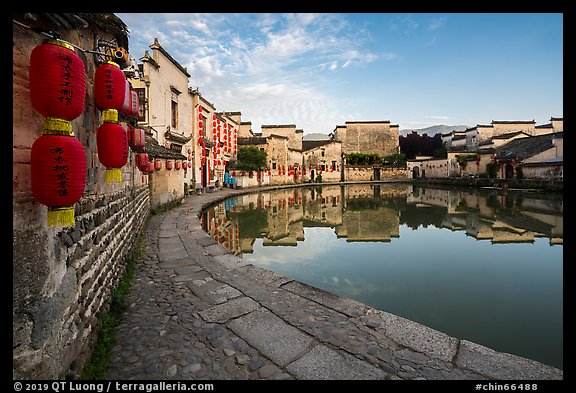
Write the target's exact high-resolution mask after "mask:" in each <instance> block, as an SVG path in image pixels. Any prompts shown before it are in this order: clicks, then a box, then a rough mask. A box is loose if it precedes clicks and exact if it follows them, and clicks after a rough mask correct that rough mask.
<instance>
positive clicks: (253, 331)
mask: <svg viewBox="0 0 576 393" xmlns="http://www.w3.org/2000/svg"><path fill="white" fill-rule="evenodd" d="M228 327H229V328H230V329H231V330H232V331H234V333H236V334H237V335H238V336H240V337H241V338H243V339H244V340H245V341H246V342H248V343H249V344H250V345H252V346H253V347H255V348H256V349H258V350H259V351H260V352H262V353H263V354H264V355H265V356H266V357H268V358H269V359H271V360H272V361H273V362H274V363H276V364H278V365H280V366H285V365H286V364H288V363H290V362H291V361H293V360H294V359H296V358H297V357H298V356H299V355H300V354H302V353H303V352H304V351H305V350H306V349H307V348H308V347H309V346H310V345H311V344H312V342H313V340H312V338H311V337H310V336H308V335H306V334H304V333H303V332H301V331H300V330H298V329H296V328H295V327H293V326H291V325H289V324H287V323H286V322H285V321H283V320H282V319H280V318H278V317H277V316H276V315H274V314H272V313H271V312H270V311H268V310H266V309H263V308H260V309H259V310H257V311H253V312H251V313H250V314H247V315H245V316H243V317H241V318H237V319H235V320H233V321H231V322H230V323H229V325H228Z"/></svg>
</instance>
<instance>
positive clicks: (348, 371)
mask: <svg viewBox="0 0 576 393" xmlns="http://www.w3.org/2000/svg"><path fill="white" fill-rule="evenodd" d="M286 370H288V371H289V372H290V373H291V374H292V375H294V376H295V377H296V378H297V379H331V380H334V379H384V377H385V375H386V374H385V373H384V371H382V370H380V369H378V368H376V367H374V366H372V365H371V364H368V363H366V362H364V361H362V360H360V359H357V358H355V357H354V356H352V355H350V354H348V353H346V352H344V351H340V352H338V351H335V350H333V349H331V348H328V347H326V346H324V345H317V346H315V347H314V348H313V349H312V350H311V351H310V352H308V353H307V354H306V355H304V356H302V357H301V358H300V359H298V360H296V361H294V362H292V363H291V364H289V365H288V367H286Z"/></svg>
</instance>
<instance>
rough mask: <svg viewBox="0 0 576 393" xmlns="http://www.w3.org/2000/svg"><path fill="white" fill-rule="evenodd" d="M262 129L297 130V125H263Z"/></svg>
mask: <svg viewBox="0 0 576 393" xmlns="http://www.w3.org/2000/svg"><path fill="white" fill-rule="evenodd" d="M261 128H296V124H262V126H261Z"/></svg>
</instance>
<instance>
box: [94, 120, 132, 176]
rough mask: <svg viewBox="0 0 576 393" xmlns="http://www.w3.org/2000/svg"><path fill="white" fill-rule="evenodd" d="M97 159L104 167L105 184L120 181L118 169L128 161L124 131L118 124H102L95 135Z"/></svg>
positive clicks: (120, 173) (126, 140) (120, 174)
mask: <svg viewBox="0 0 576 393" xmlns="http://www.w3.org/2000/svg"><path fill="white" fill-rule="evenodd" d="M96 145H97V148H98V159H99V160H100V162H101V163H102V165H104V166H105V167H106V183H110V182H120V181H122V172H121V171H120V168H122V167H123V166H124V165H126V162H127V161H128V139H127V137H126V130H125V129H124V127H122V126H121V125H120V124H118V123H103V124H102V125H101V126H100V127H98V130H97V133H96Z"/></svg>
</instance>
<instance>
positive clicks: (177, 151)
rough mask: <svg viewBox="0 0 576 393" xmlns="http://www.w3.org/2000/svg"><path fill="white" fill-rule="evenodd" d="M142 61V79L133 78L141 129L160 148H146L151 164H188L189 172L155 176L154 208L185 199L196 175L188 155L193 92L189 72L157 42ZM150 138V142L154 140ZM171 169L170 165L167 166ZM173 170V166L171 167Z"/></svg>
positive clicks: (163, 165) (163, 167)
mask: <svg viewBox="0 0 576 393" xmlns="http://www.w3.org/2000/svg"><path fill="white" fill-rule="evenodd" d="M150 49H151V51H152V54H150V53H149V52H148V51H146V52H145V53H144V56H142V57H141V58H140V61H141V62H142V64H141V66H140V73H139V75H138V76H139V77H133V78H130V79H129V81H130V83H131V84H132V87H133V88H134V89H135V90H136V91H137V92H138V93H139V97H140V98H141V102H140V108H141V109H140V116H139V121H138V125H139V127H141V128H143V129H144V130H145V132H146V134H147V135H148V136H149V137H151V138H153V140H155V141H156V142H157V144H158V146H159V147H158V146H150V145H149V144H148V145H147V146H146V147H145V151H146V153H147V154H148V155H149V159H150V160H160V161H161V164H162V169H163V170H168V169H167V163H168V162H169V161H180V162H186V168H182V170H178V171H176V170H174V172H173V173H172V172H170V174H171V176H170V179H168V180H170V181H167V179H164V177H165V176H164V173H163V174H162V175H160V174H158V173H155V174H154V175H153V176H151V180H152V182H154V184H153V186H152V190H153V192H152V194H151V197H152V201H151V203H152V207H157V206H159V205H161V204H165V203H171V202H175V201H177V200H181V199H182V198H183V197H184V183H190V182H191V179H192V178H193V172H192V171H191V170H188V169H189V168H188V163H187V161H188V160H187V158H188V157H187V155H184V154H185V153H186V152H187V150H188V149H189V148H192V147H193V144H192V116H191V115H190V114H191V113H192V102H193V100H192V92H191V91H190V90H189V89H188V77H189V76H190V75H189V74H188V72H187V71H186V69H185V68H184V67H182V66H181V65H180V64H179V63H178V62H177V61H176V60H174V59H173V58H172V56H170V54H169V53H168V52H166V50H165V49H164V48H163V47H162V46H161V45H160V43H159V42H158V40H157V39H155V40H154V42H153V43H152V45H150ZM151 138H147V140H148V141H149V142H150V141H151V140H152V139H151ZM168 165H170V164H168ZM172 165H173V166H174V162H173V163H172Z"/></svg>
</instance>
